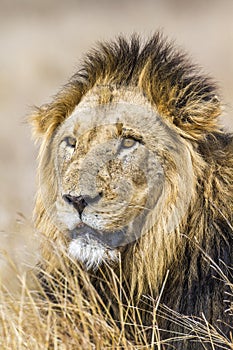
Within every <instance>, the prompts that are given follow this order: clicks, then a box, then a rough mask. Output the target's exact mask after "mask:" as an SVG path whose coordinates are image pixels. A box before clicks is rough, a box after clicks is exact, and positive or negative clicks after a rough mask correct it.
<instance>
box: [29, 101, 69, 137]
mask: <svg viewBox="0 0 233 350" xmlns="http://www.w3.org/2000/svg"><path fill="white" fill-rule="evenodd" d="M65 118H66V115H65V114H63V113H62V111H61V110H60V111H59V109H57V108H55V107H54V106H53V104H51V105H44V106H42V107H36V108H35V111H34V113H33V114H32V115H31V116H30V117H29V118H28V120H29V123H30V124H31V125H32V134H33V138H34V139H35V140H36V141H38V140H40V139H41V138H44V137H45V138H48V139H49V138H50V137H51V136H52V134H53V132H54V131H55V129H56V128H57V127H58V126H59V125H60V124H61V123H62V122H63V120H64V119H65Z"/></svg>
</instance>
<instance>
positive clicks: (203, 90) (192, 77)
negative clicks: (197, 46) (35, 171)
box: [32, 32, 221, 139]
mask: <svg viewBox="0 0 233 350" xmlns="http://www.w3.org/2000/svg"><path fill="white" fill-rule="evenodd" d="M98 85H108V86H110V87H116V88H117V89H119V88H121V87H123V88H125V87H126V88H127V87H130V86H131V87H137V88H138V89H139V90H140V91H141V92H142V94H143V95H144V96H145V97H146V98H147V99H148V101H149V102H150V103H151V104H152V105H153V106H155V107H156V109H157V111H158V113H159V114H160V115H161V116H163V117H164V118H167V119H169V120H170V121H171V122H172V123H173V124H174V125H176V126H178V127H180V128H181V129H182V130H183V131H184V133H185V135H186V137H189V138H193V139H199V138H202V137H203V133H208V132H211V131H215V130H217V129H218V125H217V116H218V115H219V114H220V112H221V106H220V103H219V99H218V97H217V95H218V91H217V86H216V84H215V82H214V81H213V80H212V79H211V78H209V77H208V76H207V75H205V74H202V73H201V70H200V68H199V67H198V66H196V65H194V64H192V63H190V61H189V58H188V57H187V55H186V54H185V53H183V52H180V51H179V50H177V49H175V48H174V46H173V44H171V43H169V42H168V41H167V40H166V39H165V38H164V37H163V36H162V34H161V33H160V32H157V33H155V34H154V36H153V37H152V38H151V39H150V40H148V41H146V42H143V40H142V39H141V38H140V37H139V36H137V35H136V34H135V35H133V36H132V37H131V38H130V39H128V40H127V39H125V38H124V37H121V36H120V37H118V38H117V39H116V40H115V41H112V42H108V43H99V44H98V45H97V47H96V49H93V50H91V51H90V52H89V53H88V54H87V55H86V56H85V57H84V59H83V63H82V65H81V67H80V69H79V70H78V72H77V73H76V74H74V75H73V77H72V78H71V80H70V81H69V83H68V84H67V85H66V86H64V88H63V89H62V90H61V91H60V92H59V93H58V94H57V96H55V99H54V102H53V104H52V105H45V106H43V108H41V109H39V110H38V112H39V113H40V114H41V115H42V116H43V115H44V117H42V118H41V123H40V125H37V126H36V130H35V134H36V135H37V136H38V134H41V133H43V132H44V131H45V130H47V129H48V128H47V121H46V119H47V115H48V114H51V112H53V123H52V124H51V123H50V131H51V132H52V131H53V130H54V129H55V128H56V126H57V125H59V124H60V123H61V122H62V121H63V120H64V119H65V118H66V117H67V116H69V115H70V113H71V112H72V111H73V109H74V108H75V106H76V105H77V104H78V103H79V102H80V101H81V99H82V97H83V96H84V95H85V94H86V93H87V92H88V91H89V90H91V89H92V88H93V87H94V86H98ZM32 122H33V117H32ZM47 135H50V132H48V133H47Z"/></svg>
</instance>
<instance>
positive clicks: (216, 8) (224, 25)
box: [0, 0, 233, 263]
mask: <svg viewBox="0 0 233 350" xmlns="http://www.w3.org/2000/svg"><path fill="white" fill-rule="evenodd" d="M157 29H162V30H163V31H164V33H165V35H167V36H169V37H170V38H171V39H175V40H176V42H177V44H178V45H179V46H180V47H183V48H184V49H185V50H186V51H187V52H189V53H190V56H191V57H192V58H193V60H194V62H198V63H200V65H201V66H203V68H204V70H205V71H206V72H208V73H210V75H212V76H213V77H215V78H216V80H217V82H218V83H219V85H220V87H221V90H222V97H223V101H224V104H225V106H226V107H225V113H224V116H223V123H224V125H225V126H226V127H227V128H229V129H233V118H232V117H231V116H232V115H233V110H232V109H233V108H232V106H233V1H232V0H222V1H219V0H195V1H194V0H143V1H142V0H141V1H139V0H134V1H133V0H125V1H124V0H116V1H112V0H85V1H82V0H67V1H62V0H34V1H32V0H11V1H8V0H0V43H1V51H0V118H1V124H0V125H1V127H0V246H3V247H8V248H9V249H11V248H12V247H13V246H14V249H15V246H16V247H17V245H19V244H20V246H21V247H22V249H24V247H25V246H24V244H26V242H27V238H25V236H26V235H27V234H28V233H27V232H28V231H27V230H26V229H25V230H23V234H22V235H20V234H18V233H16V232H17V230H16V231H15V228H14V223H15V221H16V217H17V212H21V213H23V215H25V216H26V217H27V218H28V219H29V220H30V217H31V213H32V208H33V196H34V192H35V169H36V148H35V147H34V145H33V143H32V141H31V136H30V128H29V127H28V126H27V124H26V123H25V118H26V116H27V115H28V114H29V113H30V108H31V106H33V105H41V104H42V103H45V102H48V101H49V100H50V98H51V97H52V95H53V94H55V93H56V92H57V91H58V89H59V88H60V87H61V85H62V84H63V83H65V82H66V81H67V79H68V78H69V77H70V76H71V75H72V74H73V73H74V72H75V71H76V69H77V68H78V64H79V60H80V58H81V57H82V56H83V54H84V53H85V52H86V50H88V49H90V48H91V47H92V46H93V45H94V44H95V42H96V41H97V40H105V39H111V38H113V37H114V36H116V35H118V34H119V33H124V34H131V33H132V32H134V31H136V32H139V33H141V34H142V35H143V36H148V35H150V34H152V33H153V32H154V31H156V30H157ZM16 235H17V236H16ZM16 238H17V239H16ZM16 242H17V243H16ZM16 251H17V248H16ZM0 263H1V261H0Z"/></svg>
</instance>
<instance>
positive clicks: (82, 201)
mask: <svg viewBox="0 0 233 350" xmlns="http://www.w3.org/2000/svg"><path fill="white" fill-rule="evenodd" d="M63 199H64V200H65V201H66V202H67V203H69V204H72V205H73V206H74V208H75V209H76V210H77V211H78V213H79V215H81V214H82V212H83V210H84V209H85V208H86V206H87V205H88V199H87V198H86V197H84V196H78V197H76V196H71V195H70V194H65V195H64V196H63Z"/></svg>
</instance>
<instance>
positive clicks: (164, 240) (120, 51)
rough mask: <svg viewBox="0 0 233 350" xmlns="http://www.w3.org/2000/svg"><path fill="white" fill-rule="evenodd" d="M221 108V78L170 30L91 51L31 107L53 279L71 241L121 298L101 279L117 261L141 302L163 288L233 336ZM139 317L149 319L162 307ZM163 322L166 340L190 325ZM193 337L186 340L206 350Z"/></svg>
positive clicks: (48, 270) (230, 185) (40, 221)
mask: <svg viewBox="0 0 233 350" xmlns="http://www.w3.org/2000/svg"><path fill="white" fill-rule="evenodd" d="M221 113H222V105H221V102H220V98H219V93H218V88H217V86H216V83H215V82H214V81H213V80H212V79H211V78H210V77H209V76H207V75H205V74H204V73H203V72H202V71H201V70H200V68H199V67H198V66H197V65H194V64H192V63H191V62H190V60H189V58H188V57H187V55H186V53H184V52H181V51H180V50H178V49H177V48H176V47H175V46H174V45H173V44H171V43H169V42H168V40H167V39H166V38H164V37H163V35H162V34H161V33H159V32H158V33H156V34H155V35H153V36H152V38H150V39H148V40H147V41H143V40H142V39H141V38H140V36H138V35H133V36H132V37H131V38H130V39H127V38H124V37H119V38H117V39H116V40H115V41H112V42H109V43H108V42H107V43H105V42H103V43H99V46H98V47H97V48H96V49H94V50H92V51H90V52H89V53H88V54H87V55H86V56H85V57H84V60H83V63H82V65H81V68H80V69H79V71H78V72H77V73H76V74H74V75H73V77H72V78H71V79H70V81H69V82H68V84H66V85H65V86H64V87H63V89H62V90H61V91H60V92H59V93H58V94H57V95H56V96H55V98H54V99H53V101H52V102H51V103H49V104H47V105H44V106H42V107H40V108H38V109H37V110H36V112H35V114H34V115H33V116H32V117H31V122H32V124H33V128H34V137H35V138H36V140H37V141H39V142H40V143H41V146H40V152H39V167H38V179H39V180H38V192H37V198H36V205H35V212H34V213H35V226H36V229H37V230H38V231H39V232H40V233H41V235H42V236H43V239H42V244H41V266H42V267H43V269H44V271H45V273H44V274H43V276H42V275H41V274H40V276H39V278H40V279H41V281H42V282H41V283H42V284H43V286H44V288H45V289H46V288H48V282H46V276H47V275H48V274H51V275H53V273H54V271H55V269H56V268H58V266H60V265H59V264H60V262H59V259H60V257H59V258H58V255H57V254H56V253H55V249H56V248H55V247H57V246H61V247H63V248H64V250H65V252H66V253H67V256H68V257H70V259H71V260H72V259H73V260H75V261H77V262H78V264H80V266H81V267H82V269H83V270H84V271H87V274H89V275H90V276H92V283H93V285H94V287H95V288H96V290H97V291H100V294H101V296H102V297H103V298H106V300H108V301H109V300H110V301H111V304H112V305H113V304H114V300H115V299H114V296H112V295H111V292H110V289H109V288H108V286H107V284H106V286H105V287H103V281H102V282H101V283H100V282H99V280H100V278H98V276H100V274H103V273H104V272H106V271H108V270H109V269H111V270H113V271H114V272H115V273H116V275H118V276H119V275H121V276H123V277H122V278H123V280H124V281H125V286H126V285H127V291H128V295H130V296H131V297H132V300H133V301H134V302H135V305H140V302H141V300H142V298H143V296H145V295H152V296H153V297H154V298H155V299H158V297H159V298H160V304H161V305H165V306H166V307H167V308H170V309H172V310H174V312H177V313H179V314H181V315H184V316H190V317H198V318H199V317H201V316H202V315H204V317H205V320H206V321H207V322H208V323H210V324H211V325H213V326H216V327H218V329H220V330H221V331H222V332H224V333H225V334H227V335H228V336H229V332H230V324H231V322H232V320H231V318H230V312H229V307H230V306H229V303H230V295H229V294H230V283H232V282H233V280H232V273H231V268H232V262H233V248H232V247H233V240H232V238H233V235H232V209H233V205H232V203H233V201H232V199H233V175H232V166H233V156H232V150H233V138H232V135H231V134H230V133H227V132H225V131H224V130H223V129H222V127H221V126H220V123H219V116H220V115H221ZM73 273H75V272H73ZM106 275H107V272H106ZM161 289H162V293H160V292H161ZM48 294H49V296H50V297H51V294H52V292H51V291H48ZM226 299H227V300H226ZM147 307H148V309H149V310H152V308H153V306H152V305H149V303H148V306H147ZM113 309H114V308H113ZM114 310H117V308H115V309H114ZM114 312H115V314H114V317H115V318H116V319H117V318H119V315H117V311H114ZM114 312H113V313H114ZM140 317H141V319H142V321H143V322H144V324H146V325H149V326H150V325H151V324H152V319H153V312H151V316H148V314H147V315H146V316H145V313H143V312H142V313H141V316H140ZM220 320H221V321H220ZM158 325H159V328H161V329H162V330H164V332H163V331H162V334H164V335H162V337H164V339H165V338H166V337H167V338H172V337H171V335H170V333H169V332H171V331H172V332H173V334H178V335H179V334H180V332H181V330H182V331H183V332H185V331H184V329H183V328H182V327H181V326H180V325H179V324H178V323H175V322H174V323H173V322H172V320H171V319H165V318H163V317H161V318H159V319H158ZM189 336H190V338H192V337H191V335H190V334H189ZM188 339H189V338H187V339H186V340H180V341H179V342H178V341H176V342H175V347H176V348H177V349H200V343H198V342H193V343H192V344H191V345H190V343H189V340H188ZM205 346H206V348H208V344H207V345H205ZM211 348H212V347H211ZM216 349H217V347H216Z"/></svg>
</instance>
